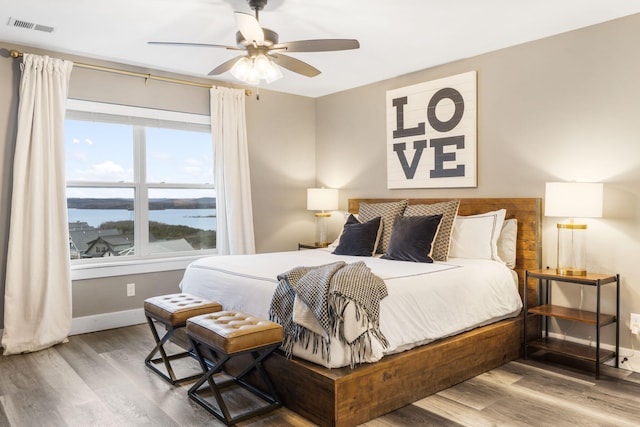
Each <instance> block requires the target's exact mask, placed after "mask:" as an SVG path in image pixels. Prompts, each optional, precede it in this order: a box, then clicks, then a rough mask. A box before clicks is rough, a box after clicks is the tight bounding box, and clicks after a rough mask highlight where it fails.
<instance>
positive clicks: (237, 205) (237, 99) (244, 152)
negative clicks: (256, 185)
mask: <svg viewBox="0 0 640 427" xmlns="http://www.w3.org/2000/svg"><path fill="white" fill-rule="evenodd" d="M244 98H245V94H244V90H240V89H231V88H225V87H220V88H215V87H214V88H212V89H211V135H212V137H213V147H214V158H215V160H214V162H215V177H216V192H217V196H216V210H217V223H218V229H217V232H216V234H217V243H216V246H217V249H218V253H219V254H222V255H228V254H233V255H235V254H252V253H255V251H256V249H255V241H254V235H253V213H252V206H251V182H250V176H249V149H248V145H247V126H246V121H245V112H244V107H245V106H244V104H245V101H244Z"/></svg>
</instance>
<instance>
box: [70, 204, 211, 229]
mask: <svg viewBox="0 0 640 427" xmlns="http://www.w3.org/2000/svg"><path fill="white" fill-rule="evenodd" d="M68 212H69V222H76V221H83V222H86V223H88V224H89V225H91V226H93V227H96V228H98V227H99V226H100V224H102V223H104V222H108V221H127V220H128V221H133V220H134V212H133V211H129V210H126V209H69V210H68ZM149 220H150V221H157V222H162V223H164V224H171V225H186V226H188V227H193V228H199V229H201V230H216V228H217V221H216V210H215V209H164V210H153V211H149Z"/></svg>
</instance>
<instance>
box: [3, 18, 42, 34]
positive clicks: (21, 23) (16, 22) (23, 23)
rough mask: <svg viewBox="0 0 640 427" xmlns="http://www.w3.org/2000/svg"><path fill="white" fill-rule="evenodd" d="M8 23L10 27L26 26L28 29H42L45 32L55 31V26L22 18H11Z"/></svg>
mask: <svg viewBox="0 0 640 427" xmlns="http://www.w3.org/2000/svg"><path fill="white" fill-rule="evenodd" d="M7 25H8V26H10V27H18V28H25V29H27V30H36V31H42V32H45V33H51V32H53V27H50V26H48V25H41V24H34V23H33V22H29V21H23V20H22V19H14V18H9V22H7Z"/></svg>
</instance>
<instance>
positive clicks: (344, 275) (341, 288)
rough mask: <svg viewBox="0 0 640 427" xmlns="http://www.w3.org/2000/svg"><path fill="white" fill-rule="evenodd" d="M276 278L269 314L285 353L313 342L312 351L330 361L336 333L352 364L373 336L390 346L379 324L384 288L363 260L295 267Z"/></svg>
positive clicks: (362, 352)
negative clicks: (280, 333)
mask: <svg viewBox="0 0 640 427" xmlns="http://www.w3.org/2000/svg"><path fill="white" fill-rule="evenodd" d="M278 282H279V283H278V286H277V288H276V290H275V292H274V294H273V298H272V300H271V308H270V310H269V318H270V319H271V320H272V321H275V322H278V323H280V324H281V325H282V326H283V327H284V334H285V337H284V341H283V344H282V347H283V349H284V350H285V352H286V353H287V356H291V352H292V350H293V345H294V344H295V343H301V344H302V345H303V346H305V348H308V346H309V345H313V352H314V353H317V352H318V351H320V352H322V358H323V359H325V360H326V361H327V362H330V354H331V353H330V351H329V350H330V347H331V339H332V338H334V339H335V337H337V338H338V339H339V340H340V341H341V342H342V344H344V345H345V346H346V348H348V351H350V353H351V354H350V358H351V359H350V362H351V363H350V364H351V367H353V366H355V365H356V364H357V363H360V362H361V361H363V360H365V359H364V357H365V356H366V354H367V352H369V351H370V348H371V339H372V338H376V339H378V340H379V341H380V342H381V343H382V345H383V346H385V347H386V346H387V345H388V344H387V340H386V338H385V337H384V335H383V334H382V332H380V328H379V313H380V301H381V300H382V299H383V298H384V297H386V296H387V287H386V285H385V283H384V281H383V280H382V279H381V278H379V277H378V276H376V275H374V274H373V273H371V270H370V269H369V267H367V266H366V264H365V263H364V262H362V261H359V262H355V263H352V264H347V263H345V262H343V261H340V262H335V263H331V264H326V265H321V266H316V267H295V268H293V269H291V270H289V271H287V272H285V273H282V274H280V275H278Z"/></svg>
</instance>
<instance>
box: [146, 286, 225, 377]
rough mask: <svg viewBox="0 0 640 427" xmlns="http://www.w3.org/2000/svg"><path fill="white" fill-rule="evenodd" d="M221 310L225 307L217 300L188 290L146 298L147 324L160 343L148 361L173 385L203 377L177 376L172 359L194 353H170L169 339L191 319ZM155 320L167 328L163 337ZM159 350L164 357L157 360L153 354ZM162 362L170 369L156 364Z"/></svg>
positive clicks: (153, 368)
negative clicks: (211, 299) (186, 291)
mask: <svg viewBox="0 0 640 427" xmlns="http://www.w3.org/2000/svg"><path fill="white" fill-rule="evenodd" d="M220 310H222V305H221V304H220V303H218V302H216V301H210V300H207V299H203V298H199V297H196V296H194V295H190V294H185V293H181V294H170V295H161V296H157V297H152V298H148V299H146V300H145V301H144V314H145V316H146V318H147V323H148V324H149V328H150V329H151V333H152V334H153V338H154V340H155V342H156V345H155V347H154V348H153V349H152V350H151V352H150V353H149V355H147V357H146V358H145V359H144V364H145V365H146V366H147V367H148V368H149V369H151V370H152V371H153V372H155V373H156V374H158V375H159V376H160V377H162V378H163V379H164V380H165V381H167V382H169V383H171V384H172V385H176V384H180V383H183V382H186V381H191V380H194V379H196V378H199V377H200V375H201V374H197V375H190V376H186V377H183V378H176V375H175V373H174V371H173V368H172V366H171V361H172V360H176V359H180V358H183V357H187V356H193V353H191V352H189V351H185V352H181V353H177V354H172V355H167V352H166V351H165V348H164V345H165V344H166V343H167V341H169V339H170V338H171V337H172V336H173V334H174V332H175V331H176V330H178V329H180V328H184V327H185V326H186V324H187V319H188V318H190V317H193V316H198V315H202V314H206V313H213V312H216V311H220ZM154 321H155V322H159V323H161V324H162V325H164V327H165V328H166V330H167V332H166V333H165V334H164V336H163V337H162V338H160V336H159V335H158V330H157V329H156V326H155V325H154ZM158 352H160V357H158V358H155V359H154V358H153V357H154V356H155V355H156V353H158ZM160 362H162V363H163V364H164V367H165V370H166V372H163V371H161V370H160V369H158V368H157V367H156V365H157V364H159V363H160Z"/></svg>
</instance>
